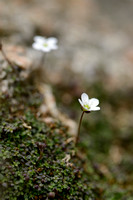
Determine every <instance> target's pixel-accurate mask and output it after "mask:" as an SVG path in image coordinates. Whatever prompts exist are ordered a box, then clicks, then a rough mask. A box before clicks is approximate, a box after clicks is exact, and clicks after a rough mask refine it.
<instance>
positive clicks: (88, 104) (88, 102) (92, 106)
mask: <svg viewBox="0 0 133 200" xmlns="http://www.w3.org/2000/svg"><path fill="white" fill-rule="evenodd" d="M78 100H79V103H80V104H81V106H82V109H83V111H84V112H89V111H97V110H100V107H98V104H99V100H98V99H95V98H92V99H89V97H88V95H87V94H86V93H83V94H82V95H81V100H80V99H78Z"/></svg>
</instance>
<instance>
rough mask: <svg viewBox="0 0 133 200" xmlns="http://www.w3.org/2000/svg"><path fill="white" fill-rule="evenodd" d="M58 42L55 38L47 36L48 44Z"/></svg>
mask: <svg viewBox="0 0 133 200" xmlns="http://www.w3.org/2000/svg"><path fill="white" fill-rule="evenodd" d="M57 42H58V40H57V38H54V37H50V38H48V43H49V44H56V43H57Z"/></svg>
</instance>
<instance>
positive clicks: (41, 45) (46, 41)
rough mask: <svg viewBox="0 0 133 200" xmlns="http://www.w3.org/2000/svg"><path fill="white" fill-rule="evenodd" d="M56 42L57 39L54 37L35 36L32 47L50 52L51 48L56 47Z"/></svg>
mask: <svg viewBox="0 0 133 200" xmlns="http://www.w3.org/2000/svg"><path fill="white" fill-rule="evenodd" d="M57 42H58V40H57V39H56V38H54V37H50V38H45V37H42V36H35V37H34V43H33V44H32V47H33V48H34V49H36V50H40V51H43V52H50V51H51V50H54V49H58V45H57Z"/></svg>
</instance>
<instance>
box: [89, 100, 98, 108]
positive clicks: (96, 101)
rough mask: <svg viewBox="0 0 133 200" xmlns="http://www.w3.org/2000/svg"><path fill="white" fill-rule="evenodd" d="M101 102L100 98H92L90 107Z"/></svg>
mask: <svg viewBox="0 0 133 200" xmlns="http://www.w3.org/2000/svg"><path fill="white" fill-rule="evenodd" d="M98 104H99V100H98V99H96V98H92V99H90V100H89V106H90V107H96V106H97V105H98Z"/></svg>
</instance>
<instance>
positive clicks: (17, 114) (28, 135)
mask: <svg viewBox="0 0 133 200" xmlns="http://www.w3.org/2000/svg"><path fill="white" fill-rule="evenodd" d="M8 73H9V72H8ZM12 74H13V72H10V73H9V75H8V77H10V78H12V80H13V81H12V83H11V85H10V86H9V93H10V89H11V87H13V92H12V94H11V95H9V93H8V92H7V93H6V94H4V95H3V94H2V95H1V98H0V116H1V118H0V188H1V190H0V196H1V198H2V199H3V200H21V199H22V200H31V199H55V200H59V199H62V200H63V199H64V200H67V199H68V200H69V199H70V200H92V199H96V196H97V195H98V191H97V190H96V189H95V187H94V186H93V184H92V182H91V179H90V177H87V175H86V173H85V172H84V170H83V168H82V161H80V160H79V159H78V157H77V156H74V157H73V156H72V152H73V151H74V145H73V143H69V144H67V143H66V140H67V139H68V135H67V127H65V126H64V125H62V124H61V122H57V123H53V124H50V125H49V126H48V125H46V124H45V123H44V122H42V121H41V119H39V118H38V117H37V115H36V113H37V108H38V106H39V105H40V104H41V101H42V97H41V95H40V94H39V92H38V91H37V89H35V88H34V84H33V82H31V80H27V81H25V80H21V79H20V77H17V76H15V74H13V76H12ZM27 109H28V112H27ZM66 154H69V155H70V156H71V159H70V163H66V162H65V161H64V160H63V159H64V158H65V156H66Z"/></svg>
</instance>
